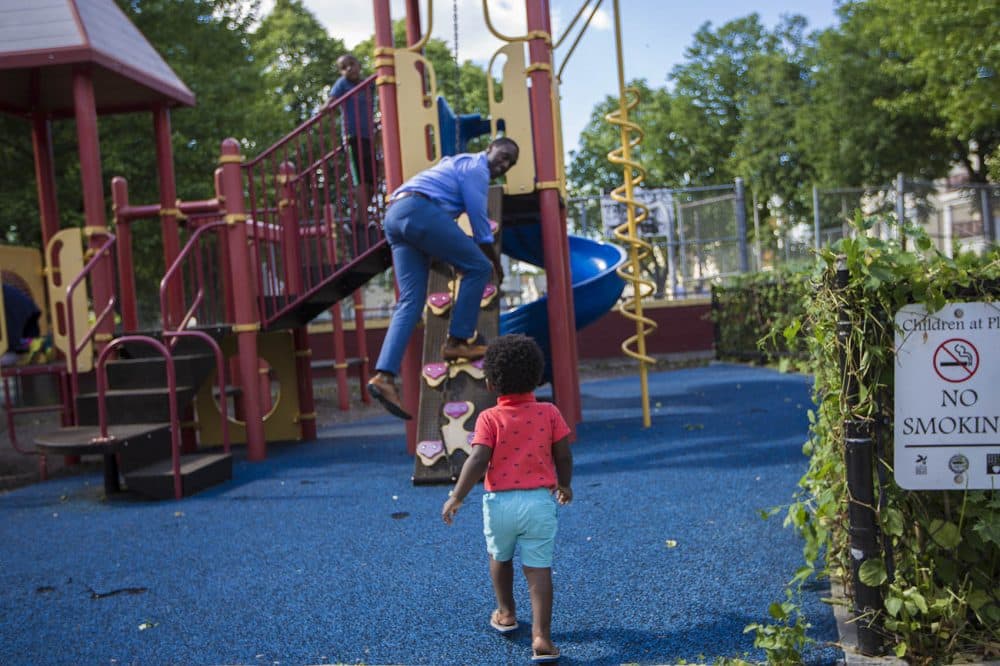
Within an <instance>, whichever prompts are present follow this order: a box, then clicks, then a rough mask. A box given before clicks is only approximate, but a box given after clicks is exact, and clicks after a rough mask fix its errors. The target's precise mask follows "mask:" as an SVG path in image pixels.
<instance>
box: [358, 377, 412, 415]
mask: <svg viewBox="0 0 1000 666" xmlns="http://www.w3.org/2000/svg"><path fill="white" fill-rule="evenodd" d="M368 394H369V395H370V396H371V397H373V398H375V399H376V400H378V401H379V402H380V403H382V406H383V407H385V408H386V410H388V412H389V413H390V414H392V415H393V416H398V417H399V418H401V419H406V420H407V421H409V420H410V419H412V418H413V417H412V416H410V415H409V414H407V413H406V410H405V409H403V403H402V401H400V399H399V393H398V392H397V391H396V385H395V384H394V383H393V382H392V380H391V379H387V378H386V377H385V376H383V375H375V376H374V377H372V378H371V379H370V380H368Z"/></svg>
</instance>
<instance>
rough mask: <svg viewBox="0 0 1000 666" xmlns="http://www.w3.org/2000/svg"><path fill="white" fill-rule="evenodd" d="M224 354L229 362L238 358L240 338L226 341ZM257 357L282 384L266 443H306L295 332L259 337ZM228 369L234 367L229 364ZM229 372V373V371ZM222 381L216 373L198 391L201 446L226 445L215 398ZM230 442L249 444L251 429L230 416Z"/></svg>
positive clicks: (270, 415)
mask: <svg viewBox="0 0 1000 666" xmlns="http://www.w3.org/2000/svg"><path fill="white" fill-rule="evenodd" d="M222 354H223V356H225V357H226V359H227V363H228V359H230V358H232V357H233V356H234V355H235V354H236V336H235V335H230V336H227V337H226V338H225V339H224V340H223V341H222ZM257 354H258V355H259V356H260V358H261V359H262V360H263V361H265V362H266V363H267V364H268V365H269V366H271V370H272V371H273V372H274V377H275V379H276V381H277V382H278V387H279V388H278V398H277V400H276V401H275V402H274V404H273V405H271V409H270V410H268V411H267V412H266V413H265V414H264V439H265V440H266V441H268V442H288V441H299V440H301V439H302V428H301V426H300V423H299V384H298V381H297V377H298V374H297V372H296V368H295V345H294V342H293V340H292V333H291V331H274V332H272V333H261V334H259V335H258V336H257ZM226 367H227V368H229V367H231V364H227V366H226ZM227 372H228V370H227ZM218 385H219V380H218V378H217V377H216V376H215V372H212V374H211V376H209V377H208V379H206V380H205V381H204V383H203V384H202V385H201V386H200V387H199V389H198V396H197V398H196V399H195V408H196V409H197V411H198V443H199V445H201V446H220V445H221V444H222V414H221V413H220V412H219V404H218V403H217V402H216V400H215V397H214V396H213V391H214V389H215V388H216V387H217V386H218ZM229 441H230V443H232V444H245V443H246V441H247V426H246V422H245V421H238V420H236V419H235V418H233V416H232V410H230V415H229Z"/></svg>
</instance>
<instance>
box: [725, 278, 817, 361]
mask: <svg viewBox="0 0 1000 666" xmlns="http://www.w3.org/2000/svg"><path fill="white" fill-rule="evenodd" d="M810 270H811V266H810V265H805V264H802V265H798V266H788V267H784V268H781V269H779V270H776V271H772V272H767V273H748V274H746V275H741V276H738V277H735V278H733V279H731V280H729V281H728V282H726V283H725V284H723V285H714V286H713V287H712V321H713V322H714V323H715V327H716V339H715V350H716V355H717V356H718V357H719V358H720V359H735V360H739V361H756V362H760V363H779V364H782V365H783V367H786V366H789V365H790V364H791V363H792V362H793V361H798V362H801V361H803V360H805V359H806V358H807V355H806V349H805V347H804V346H803V345H801V344H798V345H796V344H795V343H796V338H795V337H794V333H793V334H792V335H789V336H786V335H784V332H785V331H786V330H789V331H793V332H797V328H796V326H798V325H799V322H801V321H802V320H803V318H804V314H805V303H806V299H807V297H808V296H809V294H810V293H811V290H812V286H811V284H810V275H809V273H810ZM791 345H794V346H791Z"/></svg>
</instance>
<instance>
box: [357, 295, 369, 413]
mask: <svg viewBox="0 0 1000 666" xmlns="http://www.w3.org/2000/svg"><path fill="white" fill-rule="evenodd" d="M353 297H354V335H355V336H356V340H357V347H358V358H360V359H361V372H360V377H359V379H360V380H361V402H363V403H365V404H366V405H367V404H370V403H371V401H372V397H371V396H370V395H368V391H366V390H365V385H367V384H368V336H367V334H366V333H365V299H364V296H363V295H362V293H361V290H360V289H356V290H355V291H354V294H353Z"/></svg>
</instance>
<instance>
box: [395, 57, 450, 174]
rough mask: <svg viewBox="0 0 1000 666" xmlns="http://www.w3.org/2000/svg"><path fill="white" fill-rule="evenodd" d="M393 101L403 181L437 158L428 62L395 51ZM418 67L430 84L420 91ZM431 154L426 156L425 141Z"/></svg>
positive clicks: (434, 106)
mask: <svg viewBox="0 0 1000 666" xmlns="http://www.w3.org/2000/svg"><path fill="white" fill-rule="evenodd" d="M395 54H396V104H397V106H398V108H399V113H398V115H399V150H400V153H401V154H402V158H403V180H406V179H408V178H410V177H411V176H414V175H416V174H418V173H420V172H421V171H423V170H424V169H427V168H428V167H432V166H434V165H435V164H437V161H438V160H439V159H440V158H441V129H440V127H439V126H438V112H437V103H436V102H435V100H436V99H437V80H436V79H435V77H434V68H433V67H432V66H431V63H430V62H429V61H428V60H427V59H426V58H424V57H423V56H421V55H419V54H417V53H410V52H409V51H405V50H397V51H396V52H395ZM421 67H422V68H423V70H424V71H425V72H426V75H427V80H428V81H429V82H430V87H429V89H428V90H427V93H426V95H425V94H424V82H423V77H422V76H421V74H420V69H421ZM429 139H431V140H432V145H433V154H432V155H428V154H427V149H428V140H429Z"/></svg>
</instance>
